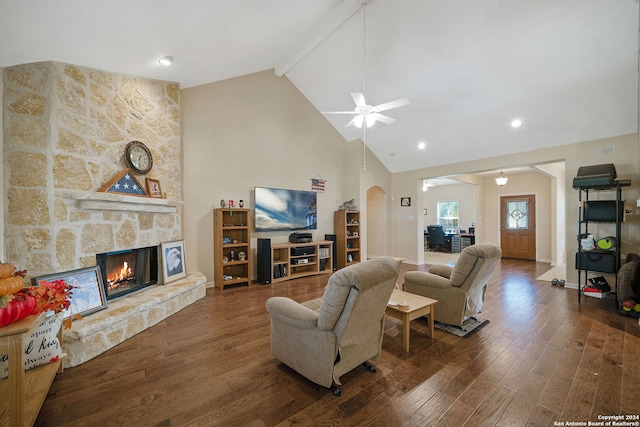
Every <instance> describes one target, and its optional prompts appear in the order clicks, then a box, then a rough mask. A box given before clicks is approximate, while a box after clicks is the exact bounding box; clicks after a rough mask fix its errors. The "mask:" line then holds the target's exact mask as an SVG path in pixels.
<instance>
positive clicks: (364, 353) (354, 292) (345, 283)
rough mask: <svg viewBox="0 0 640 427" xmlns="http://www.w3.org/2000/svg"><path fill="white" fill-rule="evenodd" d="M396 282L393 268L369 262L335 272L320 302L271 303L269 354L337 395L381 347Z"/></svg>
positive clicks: (385, 260)
mask: <svg viewBox="0 0 640 427" xmlns="http://www.w3.org/2000/svg"><path fill="white" fill-rule="evenodd" d="M397 278H398V264H397V263H396V262H395V261H394V260H393V259H391V258H389V257H379V258H374V259H371V260H369V261H365V262H362V263H359V264H353V265H351V266H349V267H346V268H343V269H341V270H338V271H337V272H335V273H334V274H333V275H332V276H331V278H330V279H329V282H328V283H327V286H326V287H325V290H324V296H323V297H322V298H318V299H315V300H312V301H309V302H306V303H304V304H299V303H297V302H295V301H293V300H292V299H289V298H285V297H272V298H269V299H268V300H267V303H266V306H267V310H268V311H269V314H270V316H271V354H272V355H273V356H274V357H275V358H276V359H278V360H280V361H281V362H283V363H284V364H285V365H287V366H289V367H290V368H293V369H294V370H296V371H297V372H299V373H300V374H302V375H303V376H305V377H306V378H308V379H310V380H311V381H313V382H314V383H316V384H319V385H321V386H323V387H327V388H331V389H332V390H333V392H334V394H336V395H338V396H339V395H340V390H339V389H338V388H337V387H336V384H337V385H340V376H341V375H343V374H345V373H347V372H349V371H351V370H352V369H354V368H355V367H356V366H358V365H361V364H365V366H366V367H367V368H368V369H369V370H370V371H371V372H375V369H373V367H372V366H371V365H369V364H368V360H369V359H375V358H376V357H377V356H378V355H379V354H380V350H381V347H382V333H383V330H384V311H385V308H386V306H387V303H388V302H389V298H390V297H391V292H392V290H393V287H394V286H395V283H396V280H397Z"/></svg>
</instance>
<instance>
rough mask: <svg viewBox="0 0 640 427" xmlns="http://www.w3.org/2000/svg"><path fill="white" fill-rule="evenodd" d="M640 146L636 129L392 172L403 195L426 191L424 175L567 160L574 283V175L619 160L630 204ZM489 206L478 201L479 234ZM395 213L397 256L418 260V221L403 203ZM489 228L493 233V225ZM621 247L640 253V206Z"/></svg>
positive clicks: (639, 164)
mask: <svg viewBox="0 0 640 427" xmlns="http://www.w3.org/2000/svg"><path fill="white" fill-rule="evenodd" d="M603 148H607V150H602V149H603ZM639 148H640V147H639V142H638V134H636V133H634V134H629V135H622V136H618V137H613V138H605V139H601V140H596V141H588V142H583V143H579V144H571V145H565V146H557V147H551V148H544V149H539V150H534V151H529V152H523V153H517V154H510V155H505V156H500V157H494V158H490V159H482V160H476V161H470V162H462V163H454V164H450V165H444V166H439V167H433V168H425V169H417V170H414V171H408V172H403V173H397V174H393V176H392V179H393V194H394V195H396V196H398V197H399V196H412V197H416V196H418V193H419V192H421V191H420V188H419V186H418V184H417V183H418V181H419V180H421V179H422V178H428V177H438V176H448V175H455V174H465V173H471V172H480V171H486V170H495V169H500V168H508V167H514V166H521V165H535V164H543V163H552V162H558V161H563V160H564V161H565V162H566V172H565V178H566V181H565V191H566V198H565V206H566V218H567V230H566V240H565V243H566V247H565V258H566V259H567V264H566V265H567V281H568V283H572V281H573V283H575V281H576V272H575V269H574V265H573V260H574V259H575V251H576V242H575V236H576V235H577V204H578V192H577V191H576V190H574V189H573V188H572V187H571V185H572V183H573V177H574V176H575V175H576V173H577V171H578V168H579V167H580V166H585V165H595V164H603V163H614V164H615V166H616V169H617V172H618V178H619V179H629V180H631V187H628V188H626V189H625V190H624V193H623V194H624V198H625V199H626V200H629V201H630V203H631V202H633V201H635V200H636V199H637V198H638V196H639V194H640V188H639V184H638V182H639V181H638V174H639V172H640V161H639V160H638V159H639ZM604 153H608V154H604ZM485 187H487V188H486V191H489V188H488V186H485ZM480 197H481V198H483V199H486V200H487V202H486V206H489V203H490V200H489V199H490V197H489V195H488V194H484V193H482V192H480ZM633 206H635V204H633ZM555 208H556V206H555V205H553V202H552V206H551V209H555ZM419 209H422V205H420V206H419ZM486 210H487V207H483V206H481V205H478V219H477V221H476V232H478V227H481V229H480V233H482V232H483V231H482V230H483V229H484V228H485V223H488V222H489V221H490V218H488V217H487V216H486V214H485V212H486ZM416 214H417V211H416ZM391 215H392V224H393V228H392V231H391V234H392V235H393V236H397V237H398V238H397V239H394V240H393V242H392V250H393V253H394V255H396V256H401V257H405V258H408V259H410V260H415V259H417V258H418V257H419V256H420V255H421V253H418V252H417V250H416V248H417V247H418V236H419V231H418V228H417V227H416V224H415V223H410V222H409V221H406V220H405V218H406V216H407V215H406V212H405V211H403V210H401V208H400V207H399V206H395V204H393V205H392V206H391ZM488 230H489V231H490V229H488ZM484 241H488V242H494V243H498V241H497V239H495V238H492V237H491V236H490V235H489V233H487V236H486V238H484ZM420 245H422V242H420ZM622 245H623V252H624V253H625V254H626V253H628V252H636V253H637V252H639V251H640V208H633V209H632V213H631V214H630V215H627V221H626V223H625V224H624V226H623V239H622Z"/></svg>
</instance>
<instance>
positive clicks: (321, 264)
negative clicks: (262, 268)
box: [271, 240, 333, 283]
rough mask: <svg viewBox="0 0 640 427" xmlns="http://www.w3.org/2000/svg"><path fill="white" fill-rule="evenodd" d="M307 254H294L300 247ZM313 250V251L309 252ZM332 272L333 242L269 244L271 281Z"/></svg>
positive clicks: (275, 281)
mask: <svg viewBox="0 0 640 427" xmlns="http://www.w3.org/2000/svg"><path fill="white" fill-rule="evenodd" d="M307 247H308V248H310V249H312V251H309V253H307V254H296V252H297V251H300V250H302V248H307ZM311 252H313V253H311ZM331 273H333V242H332V241H331V240H319V241H317V242H309V243H278V244H275V245H272V246H271V283H277V282H282V281H285V280H290V279H297V278H298V277H305V276H313V275H316V274H331Z"/></svg>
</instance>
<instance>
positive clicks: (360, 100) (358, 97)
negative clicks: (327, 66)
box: [323, 92, 409, 128]
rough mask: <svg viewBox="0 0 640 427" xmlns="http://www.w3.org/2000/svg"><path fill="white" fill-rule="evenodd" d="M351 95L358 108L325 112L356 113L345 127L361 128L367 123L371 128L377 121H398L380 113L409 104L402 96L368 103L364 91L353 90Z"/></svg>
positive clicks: (326, 112) (387, 122)
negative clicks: (388, 100)
mask: <svg viewBox="0 0 640 427" xmlns="http://www.w3.org/2000/svg"><path fill="white" fill-rule="evenodd" d="M351 97H352V98H353V101H354V102H355V103H356V108H355V109H354V110H353V111H325V112H324V113H323V114H355V115H356V116H355V117H354V118H352V119H351V120H350V121H349V122H348V123H347V124H346V125H345V127H346V126H356V127H359V128H361V127H362V125H363V124H366V126H367V127H368V128H370V127H371V126H373V125H374V123H375V122H382V123H386V124H388V125H390V124H391V123H393V122H395V121H396V119H394V118H391V117H389V116H385V115H384V114H380V112H381V111H387V110H391V109H392V108H398V107H402V106H403V105H407V104H409V100H408V99H407V98H400V99H396V100H395V101H391V102H385V103H384V104H379V105H368V104H367V102H366V101H365V97H364V93H360V92H351Z"/></svg>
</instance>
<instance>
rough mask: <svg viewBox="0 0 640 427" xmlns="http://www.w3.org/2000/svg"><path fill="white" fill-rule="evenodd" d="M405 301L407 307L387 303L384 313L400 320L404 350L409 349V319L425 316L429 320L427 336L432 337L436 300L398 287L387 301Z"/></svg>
mask: <svg viewBox="0 0 640 427" xmlns="http://www.w3.org/2000/svg"><path fill="white" fill-rule="evenodd" d="M392 301H393V302H395V303H398V302H406V303H409V308H405V309H403V308H399V307H398V306H392V305H387V308H386V310H385V314H387V315H388V316H391V317H394V318H396V319H400V320H402V341H403V346H404V351H407V352H408V351H409V329H410V325H411V321H412V320H414V319H417V318H418V317H422V316H425V317H427V320H428V322H429V332H428V333H427V335H429V338H433V337H434V328H433V322H434V315H435V312H434V308H435V305H436V303H437V302H438V300H435V299H431V298H427V297H423V296H421V295H416V294H412V293H409V292H404V291H401V290H399V289H394V290H393V292H392V293H391V298H390V299H389V302H392Z"/></svg>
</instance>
